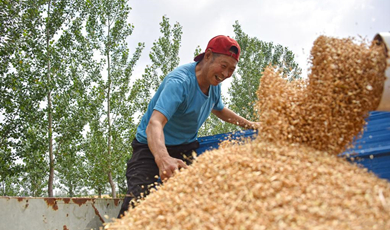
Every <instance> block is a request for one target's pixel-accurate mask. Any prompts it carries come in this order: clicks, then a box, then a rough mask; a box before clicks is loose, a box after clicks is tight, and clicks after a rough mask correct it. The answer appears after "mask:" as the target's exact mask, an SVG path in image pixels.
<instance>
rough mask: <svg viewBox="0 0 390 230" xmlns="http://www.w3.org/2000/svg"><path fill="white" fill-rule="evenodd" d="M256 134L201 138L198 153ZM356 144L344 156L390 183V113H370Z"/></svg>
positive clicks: (246, 133)
mask: <svg viewBox="0 0 390 230" xmlns="http://www.w3.org/2000/svg"><path fill="white" fill-rule="evenodd" d="M256 134H257V132H256V131H254V130H245V131H241V132H235V133H224V134H218V135H214V136H206V137H199V138H198V141H199V143H200V147H199V148H198V149H197V151H196V152H197V154H198V155H199V154H202V153H203V152H204V151H206V150H211V149H216V148H218V145H219V143H220V142H222V141H225V140H229V139H230V140H232V139H233V140H237V139H240V138H247V137H251V138H254V137H255V135H256ZM355 143H356V144H355V147H354V148H352V149H349V150H347V151H345V152H344V153H343V154H342V155H347V154H348V155H347V156H349V157H348V158H349V159H350V160H351V161H353V162H357V163H359V164H361V165H363V166H364V167H366V168H368V169H369V170H370V171H372V172H374V173H375V174H376V175H377V176H378V177H381V178H385V179H387V180H389V181H390V112H377V111H373V112H370V116H369V117H368V119H367V125H366V127H365V128H364V132H363V135H360V136H359V137H356V142H355ZM352 159H353V160H352Z"/></svg>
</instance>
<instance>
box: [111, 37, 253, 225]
mask: <svg viewBox="0 0 390 230" xmlns="http://www.w3.org/2000/svg"><path fill="white" fill-rule="evenodd" d="M240 51H241V50H240V46H239V45H238V43H237V42H236V41H235V40H234V39H232V38H230V37H227V36H223V35H220V36H216V37H214V38H212V39H211V40H210V41H209V43H208V45H207V48H206V50H205V52H204V53H201V54H199V55H198V56H196V57H195V59H194V61H195V62H193V63H189V64H185V65H182V66H179V67H177V68H176V69H175V70H173V71H172V72H171V73H169V74H168V75H167V76H166V77H165V79H164V80H163V82H162V83H161V85H160V87H159V89H158V90H157V92H156V94H155V95H154V97H153V98H152V100H151V101H150V103H149V106H148V109H147V111H146V113H145V114H144V116H143V117H142V120H141V123H140V125H139V126H138V129H137V134H136V138H135V139H134V141H133V142H132V147H133V156H132V158H131V159H130V160H129V162H128V163H127V171H126V177H127V184H128V191H127V196H126V198H125V199H124V202H123V204H122V208H121V211H120V213H119V215H118V217H121V216H123V215H124V212H125V211H127V210H128V207H129V203H130V201H132V202H135V200H136V199H138V198H140V197H144V196H146V195H147V194H148V193H149V189H150V187H153V185H154V184H155V183H156V181H157V176H156V175H158V176H160V178H161V180H162V181H164V180H166V179H168V178H169V177H171V176H172V175H173V174H174V173H175V172H176V171H177V170H179V169H181V168H186V167H187V164H189V163H191V162H190V161H191V156H192V152H193V151H195V149H197V148H198V147H199V143H198V141H197V134H198V130H199V128H200V127H201V125H202V124H203V123H204V121H205V120H206V119H207V117H208V116H209V115H210V112H212V113H214V114H215V115H216V116H217V117H219V118H220V119H222V120H223V121H226V122H230V123H232V124H236V125H239V126H241V127H244V128H252V129H253V128H256V125H257V123H256V122H251V121H248V120H246V119H245V118H243V117H241V116H239V115H237V114H236V113H234V112H233V111H231V110H229V109H228V108H225V107H224V104H223V102H222V100H221V86H220V83H221V82H222V81H224V80H225V79H227V78H229V77H231V76H232V74H233V72H234V70H235V68H236V65H237V62H238V60H239V56H240Z"/></svg>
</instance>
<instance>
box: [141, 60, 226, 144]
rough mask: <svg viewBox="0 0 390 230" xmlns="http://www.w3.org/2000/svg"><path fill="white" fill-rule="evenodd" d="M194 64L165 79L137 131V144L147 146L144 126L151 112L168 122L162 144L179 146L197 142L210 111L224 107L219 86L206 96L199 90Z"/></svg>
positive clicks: (181, 67) (177, 69)
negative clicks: (158, 113) (160, 115)
mask: <svg viewBox="0 0 390 230" xmlns="http://www.w3.org/2000/svg"><path fill="white" fill-rule="evenodd" d="M196 64H197V62H193V63H189V64H185V65H182V66H179V67H177V68H176V69H175V70H173V71H172V72H170V73H169V74H168V75H167V76H166V77H165V78H164V80H163V82H162V83H161V85H160V87H159V88H158V90H157V92H156V94H155V95H154V96H153V98H152V100H151V101H150V103H149V105H148V109H147V111H146V113H145V114H144V116H143V117H142V120H141V123H140V125H139V126H138V128H137V134H136V138H137V140H138V141H139V142H141V143H144V144H147V136H146V127H147V125H148V123H149V119H150V117H151V115H152V113H153V111H154V110H157V111H159V112H161V113H162V114H163V115H164V116H165V117H166V118H167V120H168V122H167V123H166V125H165V127H164V136H165V145H180V144H187V143H190V142H193V141H195V140H196V139H197V136H198V130H199V128H200V126H201V125H202V124H203V123H204V122H205V120H206V119H207V117H208V116H209V115H210V113H211V110H213V109H215V110H222V109H223V108H224V104H223V102H222V100H221V86H220V85H217V86H213V85H210V89H209V94H208V96H207V95H205V94H204V93H203V92H202V90H201V89H200V87H199V84H198V81H197V79H196V75H195V67H196Z"/></svg>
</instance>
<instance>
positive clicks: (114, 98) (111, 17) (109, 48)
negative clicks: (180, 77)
mask: <svg viewBox="0 0 390 230" xmlns="http://www.w3.org/2000/svg"><path fill="white" fill-rule="evenodd" d="M87 4H88V7H89V13H88V19H87V24H86V30H87V33H88V38H89V39H90V40H91V41H92V42H93V43H94V45H95V48H96V52H97V53H98V55H99V56H100V58H101V60H104V61H105V67H104V70H102V72H101V75H100V77H101V80H100V81H99V84H98V85H96V87H97V88H96V89H95V91H96V92H95V93H94V95H95V96H97V98H95V99H94V100H93V101H95V102H99V101H100V102H103V103H104V105H98V106H95V107H94V112H93V114H94V115H93V119H94V120H93V121H92V122H91V123H90V125H89V127H90V128H91V130H90V132H89V134H88V138H89V139H88V140H87V142H88V143H90V144H93V146H95V149H92V148H88V149H87V150H86V156H87V157H88V160H89V164H92V165H93V166H92V167H95V166H96V167H100V168H99V169H92V170H93V171H94V172H95V173H98V174H99V173H101V174H100V175H94V177H90V178H89V179H90V182H89V183H91V184H93V185H94V187H95V188H98V190H99V189H103V188H104V185H103V184H101V183H100V182H99V181H101V180H98V177H99V176H100V177H105V178H106V179H107V181H108V183H109V185H110V188H111V195H112V197H113V198H115V197H116V182H115V178H117V175H121V176H122V175H124V166H123V162H125V161H126V159H127V158H128V156H129V155H130V150H131V146H130V144H131V137H132V135H133V130H134V129H135V125H134V121H133V118H132V115H133V113H134V111H135V107H134V106H133V104H132V103H131V94H132V93H131V84H130V83H131V75H132V72H133V70H134V66H135V64H136V62H137V61H138V59H139V58H140V55H141V52H142V50H143V48H144V44H143V43H139V44H138V47H137V48H136V49H135V51H134V53H133V54H132V55H131V54H130V51H129V49H128V48H127V42H126V39H128V37H129V36H130V35H131V34H132V32H133V29H134V26H133V25H132V24H130V23H129V22H128V16H129V13H130V10H131V8H130V7H129V6H128V5H127V1H125V0H90V1H87ZM101 140H105V141H104V142H101ZM96 150H100V151H102V152H96ZM96 156H99V157H96ZM94 179H95V180H94Z"/></svg>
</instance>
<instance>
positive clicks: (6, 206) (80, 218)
mask: <svg viewBox="0 0 390 230" xmlns="http://www.w3.org/2000/svg"><path fill="white" fill-rule="evenodd" d="M122 202H123V200H121V199H91V198H36V197H0V230H3V229H4V230H6V229H7V230H22V229H23V230H25V229H39V230H45V229H47V230H56V229H57V230H90V229H93V230H99V229H103V223H108V222H110V221H112V218H116V216H117V215H118V213H119V210H120V206H121V205H122Z"/></svg>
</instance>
